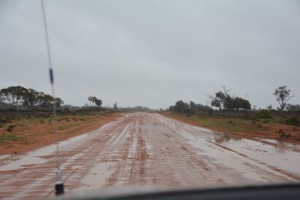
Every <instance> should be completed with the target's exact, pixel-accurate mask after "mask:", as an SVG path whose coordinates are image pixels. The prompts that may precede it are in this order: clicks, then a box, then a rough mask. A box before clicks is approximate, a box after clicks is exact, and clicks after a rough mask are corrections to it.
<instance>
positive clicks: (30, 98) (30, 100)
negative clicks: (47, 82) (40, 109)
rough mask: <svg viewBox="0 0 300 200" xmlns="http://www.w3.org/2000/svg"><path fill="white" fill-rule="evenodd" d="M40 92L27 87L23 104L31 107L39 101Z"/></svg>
mask: <svg viewBox="0 0 300 200" xmlns="http://www.w3.org/2000/svg"><path fill="white" fill-rule="evenodd" d="M39 95H40V93H39V92H37V91H35V90H34V89H27V92H26V93H25V95H24V97H23V98H24V101H23V106H26V107H28V108H30V109H33V108H34V107H35V106H36V105H38V103H39V98H38V97H39Z"/></svg>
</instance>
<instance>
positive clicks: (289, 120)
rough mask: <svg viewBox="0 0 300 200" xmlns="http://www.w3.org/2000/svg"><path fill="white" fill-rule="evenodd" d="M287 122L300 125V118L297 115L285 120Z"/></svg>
mask: <svg viewBox="0 0 300 200" xmlns="http://www.w3.org/2000/svg"><path fill="white" fill-rule="evenodd" d="M285 123H286V124H288V125H293V126H298V125H299V119H298V117H297V116H293V117H290V118H288V119H287V120H285Z"/></svg>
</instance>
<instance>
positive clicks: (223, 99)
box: [169, 86, 300, 114]
mask: <svg viewBox="0 0 300 200" xmlns="http://www.w3.org/2000/svg"><path fill="white" fill-rule="evenodd" d="M273 95H274V96H275V97H276V101H277V102H278V104H279V106H278V107H277V111H279V112H283V111H284V110H287V111H293V112H299V111H300V105H299V104H295V105H292V104H288V101H289V100H290V99H291V98H293V97H294V95H291V90H289V89H288V88H287V86H280V87H278V88H276V89H275V91H274V93H273ZM208 98H209V104H210V106H208V105H202V104H196V103H194V102H193V101H190V103H186V102H184V101H182V100H179V101H177V102H176V103H175V105H173V106H170V107H169V110H170V111H173V112H178V113H185V114H200V113H212V112H213V111H240V110H243V111H247V110H251V103H250V101H249V100H247V99H246V98H242V97H237V96H234V95H231V94H230V90H229V89H226V88H225V87H223V90H222V91H221V90H220V91H218V92H216V93H215V94H213V95H209V96H208ZM267 109H268V110H269V111H276V110H275V109H273V107H272V106H271V105H269V106H268V107H267Z"/></svg>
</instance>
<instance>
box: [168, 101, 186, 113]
mask: <svg viewBox="0 0 300 200" xmlns="http://www.w3.org/2000/svg"><path fill="white" fill-rule="evenodd" d="M170 110H173V111H175V112H179V113H189V112H190V110H191V109H190V105H189V104H187V103H185V102H183V101H182V100H180V101H177V102H176V103H175V106H170Z"/></svg>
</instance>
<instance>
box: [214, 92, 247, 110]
mask: <svg viewBox="0 0 300 200" xmlns="http://www.w3.org/2000/svg"><path fill="white" fill-rule="evenodd" d="M229 92H230V90H228V89H226V88H225V87H223V91H219V92H217V93H215V95H214V96H212V95H210V96H209V98H210V104H211V106H212V107H216V108H219V110H237V111H238V110H239V109H245V110H248V109H250V108H251V104H250V102H249V101H248V100H247V99H243V98H241V97H234V96H233V95H230V93H229Z"/></svg>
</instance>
